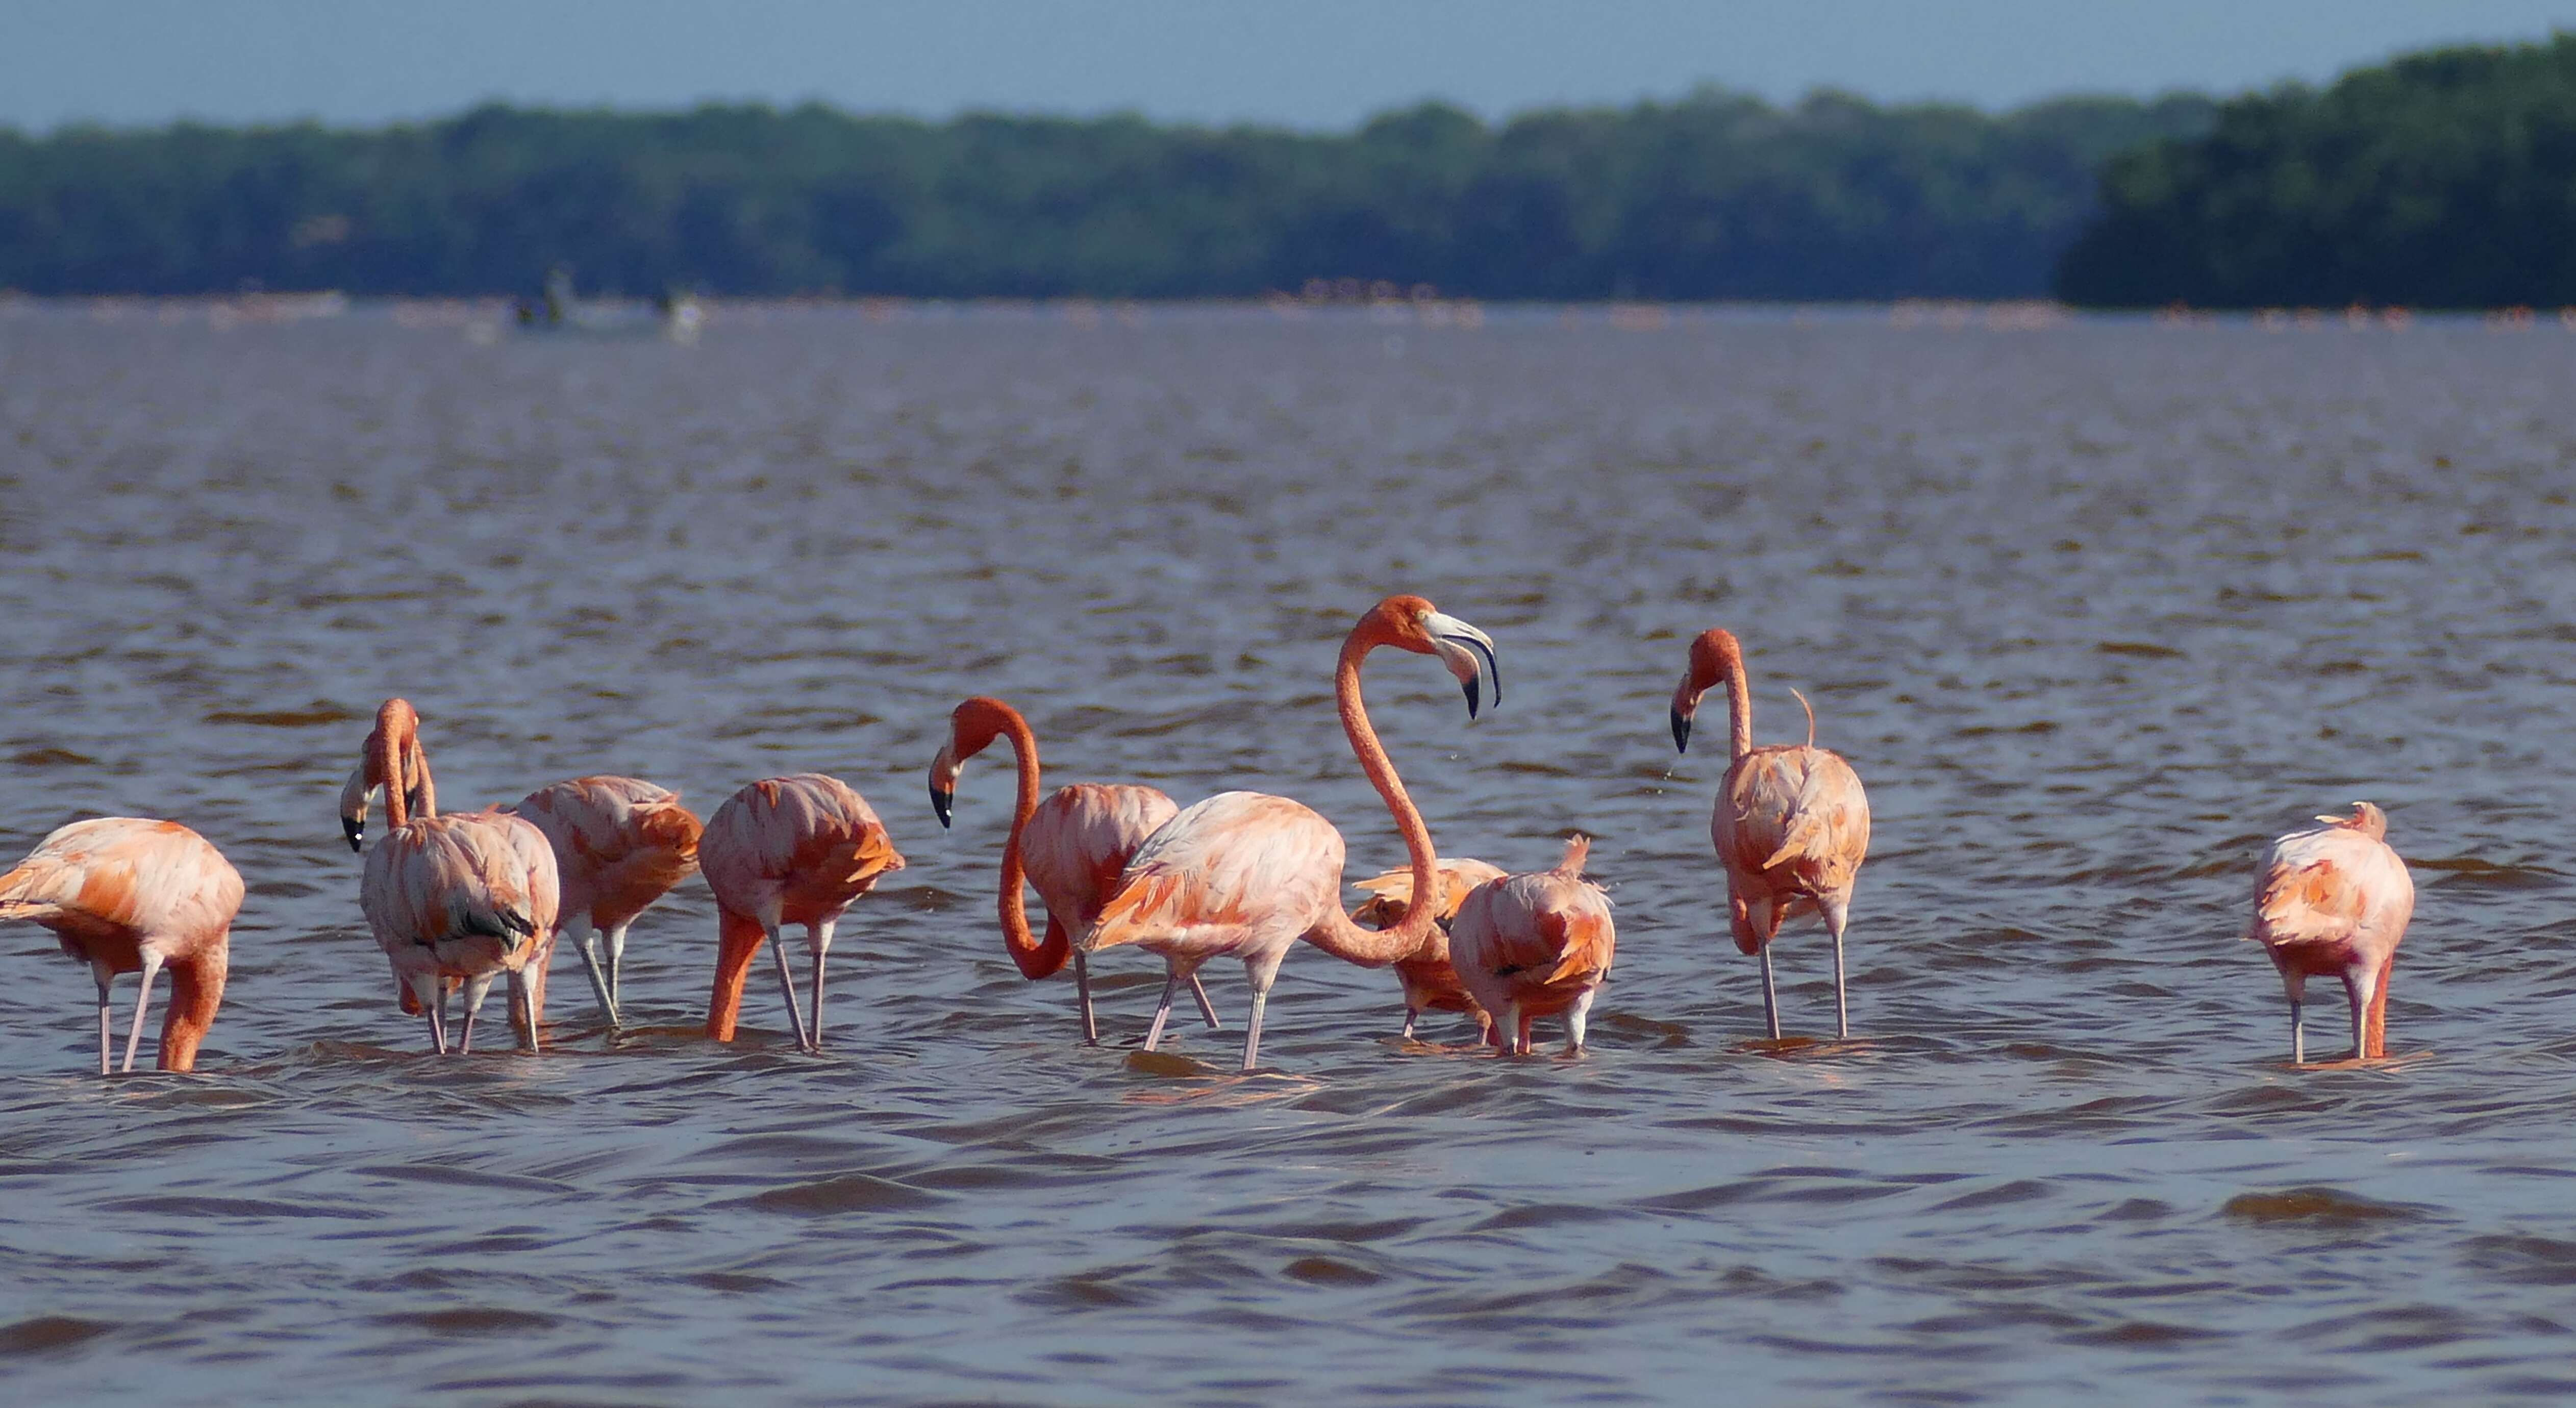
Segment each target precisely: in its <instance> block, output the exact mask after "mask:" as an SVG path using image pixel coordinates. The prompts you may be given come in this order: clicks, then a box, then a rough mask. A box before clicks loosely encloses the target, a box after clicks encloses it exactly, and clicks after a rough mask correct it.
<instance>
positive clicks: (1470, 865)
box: [1351, 856, 1505, 929]
mask: <svg viewBox="0 0 2576 1408" xmlns="http://www.w3.org/2000/svg"><path fill="white" fill-rule="evenodd" d="M1504 874H1505V872H1504V870H1503V868H1502V867H1501V866H1499V865H1489V864H1487V863H1486V862H1484V861H1481V860H1470V859H1467V858H1466V857H1463V856H1461V857H1458V858H1455V859H1449V860H1443V861H1441V862H1440V916H1439V917H1440V923H1441V926H1442V927H1443V928H1446V927H1447V926H1448V924H1449V922H1450V921H1451V920H1453V919H1455V918H1457V917H1458V906H1460V905H1462V904H1464V903H1466V902H1467V896H1468V894H1469V892H1471V891H1473V890H1474V889H1475V888H1476V887H1477V886H1479V885H1482V884H1484V883H1485V882H1486V881H1488V880H1500V879H1502V878H1503V876H1504ZM1351 888H1352V889H1355V890H1366V891H1367V892H1368V893H1369V896H1370V898H1369V899H1367V900H1366V901H1364V902H1362V903H1361V905H1360V907H1359V908H1357V909H1354V910H1352V911H1351V920H1352V922H1353V923H1358V924H1366V925H1369V926H1370V927H1372V928H1378V929H1384V928H1386V927H1388V926H1390V925H1394V924H1401V923H1403V922H1404V916H1405V914H1406V913H1407V912H1408V911H1410V910H1411V909H1412V908H1413V870H1412V867H1410V866H1407V867H1406V868H1404V869H1402V870H1388V871H1382V872H1380V873H1378V874H1376V875H1372V876H1370V877H1369V878H1367V879H1366V880H1354V881H1352V882H1351Z"/></svg>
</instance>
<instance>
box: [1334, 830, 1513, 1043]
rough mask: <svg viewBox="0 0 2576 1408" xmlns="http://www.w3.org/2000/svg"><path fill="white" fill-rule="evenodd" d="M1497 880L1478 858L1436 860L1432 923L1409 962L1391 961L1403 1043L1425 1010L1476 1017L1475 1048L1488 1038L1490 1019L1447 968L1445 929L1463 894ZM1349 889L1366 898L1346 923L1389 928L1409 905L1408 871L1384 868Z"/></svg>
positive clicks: (1499, 872) (1496, 871) (1494, 868)
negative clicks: (1399, 994)
mask: <svg viewBox="0 0 2576 1408" xmlns="http://www.w3.org/2000/svg"><path fill="white" fill-rule="evenodd" d="M1502 878H1503V868H1502V867H1501V866H1499V865H1487V864H1486V863H1485V862H1483V861H1481V860H1467V859H1463V858H1460V857H1454V856H1453V857H1447V858H1444V859H1442V860H1441V862H1440V891H1439V893H1440V904H1439V908H1438V911H1437V918H1438V920H1439V923H1438V925H1437V926H1436V927H1435V928H1434V929H1433V930H1432V932H1431V933H1430V935H1429V936H1428V937H1426V938H1425V939H1424V940H1423V946H1422V951H1421V952H1419V953H1417V954H1415V955H1414V956H1413V957H1411V958H1399V959H1397V960H1396V961H1395V979H1396V982H1398V983H1399V984H1401V985H1402V986H1403V988H1404V1039H1405V1040H1407V1041H1411V1040H1413V1024H1414V1020H1415V1019H1416V1018H1418V1017H1420V1016H1421V1015H1422V1014H1423V1013H1425V1012H1464V1013H1466V1014H1468V1015H1469V1016H1472V1017H1474V1018H1475V1019H1476V1040H1477V1042H1478V1043H1479V1044H1482V1043H1484V1042H1485V1041H1487V1040H1489V1039H1491V1038H1492V1037H1493V1032H1494V1019H1493V1018H1492V1017H1491V1016H1490V1015H1488V1014H1487V1013H1486V1011H1485V1009H1484V1008H1482V1007H1479V1006H1477V1005H1476V999H1475V998H1473V997H1471V996H1469V995H1468V992H1467V989H1466V986H1465V985H1464V984H1462V983H1460V982H1459V981H1458V973H1457V970H1456V969H1455V968H1453V967H1451V966H1450V953H1449V950H1450V941H1449V930H1450V925H1451V922H1452V921H1453V920H1455V919H1456V918H1457V917H1458V906H1459V905H1460V904H1462V903H1464V902H1465V901H1466V898H1467V895H1468V892H1469V891H1471V890H1474V889H1475V888H1476V887H1477V886H1479V885H1482V884H1484V883H1485V882H1486V881H1488V880H1500V879H1502ZM1354 888H1357V889H1362V890H1366V891H1368V892H1369V895H1370V896H1371V898H1369V899H1368V900H1367V901H1366V902H1364V903H1362V904H1361V905H1360V907H1359V908H1357V909H1354V910H1352V911H1351V922H1353V923H1355V924H1365V925H1367V926H1368V927H1369V928H1372V929H1387V928H1392V927H1394V926H1395V925H1397V924H1400V923H1402V922H1403V921H1404V916H1405V913H1406V911H1407V910H1409V909H1410V908H1411V907H1412V905H1413V872H1412V871H1410V870H1389V871H1386V872H1384V873H1382V874H1378V875H1372V876H1370V877H1369V878H1368V879H1366V880H1361V881H1356V882H1354Z"/></svg>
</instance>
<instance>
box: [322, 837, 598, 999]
mask: <svg viewBox="0 0 2576 1408" xmlns="http://www.w3.org/2000/svg"><path fill="white" fill-rule="evenodd" d="M358 907H359V909H360V910H361V911H363V912H364V913H365V915H366V917H367V928H368V929H369V931H371V932H372V933H373V934H374V935H375V938H376V944H377V946H378V947H380V948H382V949H383V950H384V951H385V957H386V958H387V959H389V960H391V962H392V964H393V968H394V972H395V973H397V974H399V975H401V977H402V980H403V983H404V986H405V987H407V988H408V989H409V990H410V991H411V992H412V993H413V994H414V996H415V997H416V998H418V1000H419V1001H421V1002H422V1003H424V1004H427V1003H434V1002H437V1001H438V1000H439V995H440V988H441V985H442V983H443V982H444V981H445V980H448V979H454V980H456V981H458V982H461V983H463V984H465V985H466V991H467V993H468V994H469V995H468V997H467V1005H468V1006H469V1008H470V1007H471V1006H472V1005H473V1004H474V1002H475V1000H476V996H475V995H476V994H479V992H480V991H483V990H488V989H489V988H490V986H491V984H492V981H493V979H494V978H495V977H497V976H500V975H504V974H506V975H509V976H510V977H511V978H512V979H514V980H515V981H516V982H518V983H520V984H524V983H525V981H526V970H527V968H528V965H529V963H530V960H532V959H533V958H535V957H536V956H537V954H538V952H539V950H541V949H542V948H544V947H545V946H546V944H547V943H548V941H549V940H550V939H551V938H552V936H553V934H554V931H555V924H556V921H557V920H558V918H559V917H560V915H561V908H562V895H561V887H560V884H559V882H558V880H557V878H556V873H555V856H554V848H553V847H551V846H549V845H548V844H547V843H546V837H545V833H544V832H542V831H539V830H538V829H537V828H536V827H534V826H531V825H529V824H528V823H527V822H525V821H523V820H521V819H520V818H518V817H514V816H511V815H509V814H507V813H505V812H497V811H492V812H465V813H460V814H456V815H449V816H428V817H422V818H421V819H419V820H418V821H410V822H405V823H404V824H402V825H400V826H396V827H393V828H391V829H390V830H388V831H386V833H385V836H384V839H383V840H381V841H378V842H377V843H376V848H375V849H374V850H372V851H369V852H367V867H366V877H365V879H364V880H363V881H362V882H360V885H359V890H358ZM531 1021H532V1022H533V1019H531ZM528 1035H529V1039H530V1041H531V1043H532V1044H533V1042H534V1039H535V1035H536V1033H535V1031H534V1028H533V1025H532V1026H531V1029H530V1031H529V1033H528Z"/></svg>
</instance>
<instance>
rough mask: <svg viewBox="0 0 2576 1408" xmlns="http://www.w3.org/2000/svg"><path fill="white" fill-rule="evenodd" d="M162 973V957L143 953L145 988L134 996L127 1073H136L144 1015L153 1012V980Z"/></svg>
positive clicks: (150, 952)
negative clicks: (136, 1049) (136, 1059)
mask: <svg viewBox="0 0 2576 1408" xmlns="http://www.w3.org/2000/svg"><path fill="white" fill-rule="evenodd" d="M160 972H161V955H159V954H157V953H154V952H152V951H151V950H150V949H145V950H144V951H143V986H142V987H141V988H140V989H138V990H137V991H136V992H135V994H134V1025H133V1026H132V1027H130V1028H128V1029H127V1031H126V1033H125V1073H126V1074H127V1075H132V1074H133V1073H134V1050H135V1048H136V1047H138V1046H140V1045H142V1043H143V1014H144V1013H146V1012H149V1011H151V1010H152V980H153V978H155V977H157V976H159V974H160Z"/></svg>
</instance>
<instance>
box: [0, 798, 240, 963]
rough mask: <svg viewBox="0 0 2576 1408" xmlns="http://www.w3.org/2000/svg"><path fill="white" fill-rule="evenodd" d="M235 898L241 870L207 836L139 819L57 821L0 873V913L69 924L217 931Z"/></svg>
mask: <svg viewBox="0 0 2576 1408" xmlns="http://www.w3.org/2000/svg"><path fill="white" fill-rule="evenodd" d="M241 902H242V879H241V874H240V872H238V871H236V870H234V869H233V867H232V864H231V863H230V862H229V861H226V860H225V859H224V857H223V854H222V853H221V852H219V851H217V850H216V849H215V848H214V847H213V846H212V845H209V844H208V843H207V842H206V840H205V838H204V837H201V836H199V835H198V834H197V833H196V832H194V831H191V830H189V829H188V828H186V827H184V826H181V825H180V824H179V823H177V822H175V821H153V820H149V819H146V818H142V817H122V816H112V817H98V818H94V819H92V820H89V821H76V822H73V823H72V824H71V825H69V826H65V827H61V828H58V829H57V830H55V831H54V832H53V833H52V834H51V835H49V836H47V837H45V839H44V840H43V841H41V842H39V843H37V845H36V848H35V849H34V850H33V851H30V852H29V853H28V854H27V858H26V859H25V860H23V861H21V862H19V863H18V865H17V866H16V867H15V868H14V869H12V870H10V871H9V873H7V874H6V875H0V919H25V920H32V921H34V922H36V923H40V924H47V925H50V926H55V927H58V928H61V929H66V930H70V931H74V932H83V933H87V932H115V933H121V934H125V935H130V936H136V937H144V938H149V937H166V938H171V939H177V938H180V937H183V936H193V935H198V934H206V933H214V932H220V931H222V930H223V929H225V928H226V927H227V926H229V925H230V924H231V923H232V921H233V917H234V916H235V915H236V914H238V913H240V911H241Z"/></svg>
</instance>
